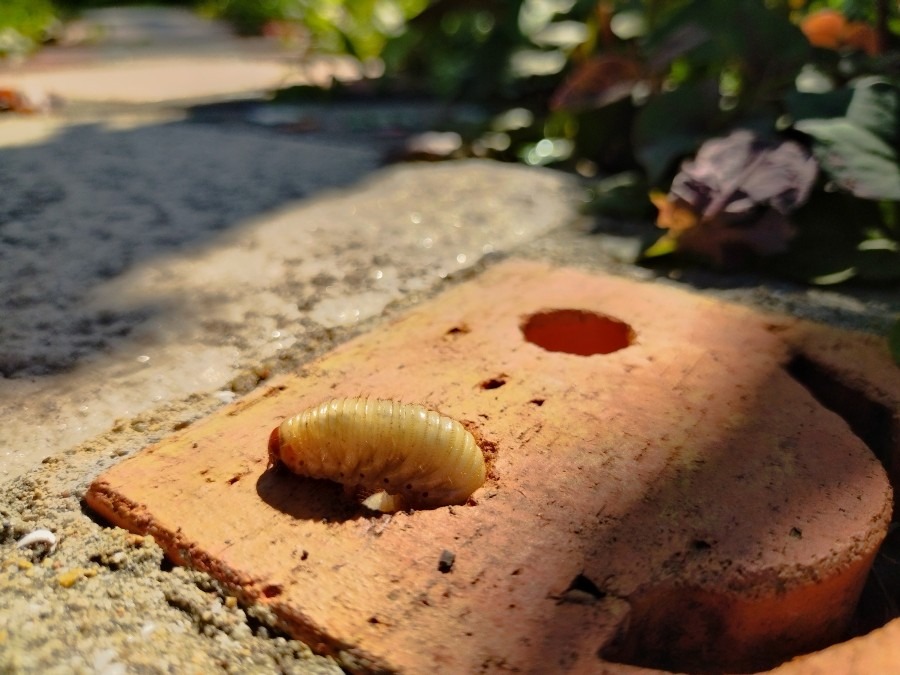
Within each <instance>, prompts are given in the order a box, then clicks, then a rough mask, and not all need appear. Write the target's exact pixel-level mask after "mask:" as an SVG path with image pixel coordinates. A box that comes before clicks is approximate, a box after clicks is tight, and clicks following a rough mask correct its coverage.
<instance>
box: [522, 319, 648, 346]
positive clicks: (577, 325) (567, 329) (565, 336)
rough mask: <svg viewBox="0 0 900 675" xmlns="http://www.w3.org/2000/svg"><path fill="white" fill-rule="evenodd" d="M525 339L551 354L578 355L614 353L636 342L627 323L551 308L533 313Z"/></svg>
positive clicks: (526, 323)
mask: <svg viewBox="0 0 900 675" xmlns="http://www.w3.org/2000/svg"><path fill="white" fill-rule="evenodd" d="M520 328H521V329H522V335H524V336H525V339H526V340H527V341H528V342H530V343H532V344H535V345H537V346H538V347H542V348H543V349H546V350H547V351H548V352H565V353H566V354H576V355H578V356H593V355H594V354H611V353H612V352H616V351H619V350H620V349H625V347H628V346H629V345H631V344H632V343H633V342H634V339H635V333H634V330H632V328H631V326H629V325H628V324H627V323H625V322H624V321H620V320H619V319H615V318H613V317H610V316H605V315H603V314H597V313H596V312H589V311H587V310H582V309H551V310H546V311H542V312H538V313H536V314H532V315H530V316H529V317H527V318H526V319H525V321H524V322H523V323H522V324H521V326H520Z"/></svg>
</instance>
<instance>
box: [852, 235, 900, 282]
mask: <svg viewBox="0 0 900 675" xmlns="http://www.w3.org/2000/svg"><path fill="white" fill-rule="evenodd" d="M877 243H882V242H869V241H866V242H863V243H862V244H861V245H860V246H859V247H858V250H857V251H856V260H855V267H856V271H857V274H858V275H859V278H860V279H863V280H865V281H871V282H873V283H891V282H896V281H900V250H898V247H897V245H896V244H894V242H889V241H887V240H883V243H884V244H886V245H885V246H879V247H877V248H876V247H868V246H866V245H867V244H877ZM890 244H894V245H893V246H890Z"/></svg>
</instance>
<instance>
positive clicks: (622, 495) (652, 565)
mask: <svg viewBox="0 0 900 675" xmlns="http://www.w3.org/2000/svg"><path fill="white" fill-rule="evenodd" d="M559 310H563V311H559ZM526 337H527V338H528V339H526ZM529 339H530V340H533V341H537V342H541V343H543V344H544V345H545V347H546V348H544V347H541V346H538V345H537V344H534V342H531V341H529ZM566 350H569V351H566ZM836 350H837V351H836ZM594 351H596V352H599V353H596V354H593V355H586V354H588V353H590V352H594ZM570 352H575V353H570ZM800 353H802V354H806V356H805V357H802V358H805V359H806V361H803V360H802V358H801V360H800V361H798V356H797V355H798V354H800ZM798 363H799V364H800V365H799V366H798ZM809 364H812V365H813V366H816V367H818V368H819V369H820V371H821V373H823V374H824V375H823V377H826V376H827V377H835V378H844V379H842V380H840V381H841V382H846V383H847V384H846V387H847V388H848V390H850V391H854V392H858V394H859V397H860V399H861V400H862V399H865V400H869V399H871V400H872V401H875V403H874V404H873V405H880V406H882V407H883V408H884V410H887V411H888V417H889V420H888V421H889V423H892V424H895V423H896V420H897V415H898V412H897V411H898V405H897V403H898V401H900V389H898V385H897V383H896V381H892V380H890V377H889V376H886V375H883V373H884V372H887V373H889V372H890V368H892V367H893V366H891V365H890V361H889V357H888V355H887V352H886V350H885V348H884V344H883V343H882V342H879V341H877V340H875V339H872V338H868V337H865V336H857V335H855V334H850V333H846V332H841V331H835V330H832V329H824V328H820V327H817V326H813V325H811V324H806V323H802V322H798V321H794V320H790V319H784V318H773V317H771V316H767V315H762V314H759V313H756V312H754V311H752V310H750V309H747V308H741V307H735V306H730V305H726V304H723V303H720V302H716V301H714V300H710V299H707V298H704V297H700V296H697V295H695V294H690V293H686V292H682V291H678V290H673V289H669V288H663V287H660V286H658V285H653V284H642V283H636V282H633V281H628V280H624V279H620V278H615V277H611V276H604V275H599V274H587V273H584V272H580V271H576V270H569V269H555V268H552V267H549V266H546V265H542V264H538V263H531V262H522V261H510V262H507V263H504V264H502V265H498V266H496V267H494V268H492V269H490V270H489V271H487V272H486V273H484V274H483V275H482V276H481V277H479V278H477V279H475V280H473V281H470V282H468V283H465V284H462V285H460V286H458V287H455V288H453V289H451V290H450V291H448V292H447V293H445V294H444V295H442V296H440V297H438V298H436V299H435V300H434V301H432V302H430V303H428V304H426V305H424V306H422V307H420V308H418V309H416V310H414V311H413V312H411V313H410V314H409V315H407V316H406V317H405V318H403V319H401V320H399V321H398V322H396V323H394V324H393V325H390V326H387V327H384V328H382V329H379V330H376V331H373V332H371V333H369V334H367V335H364V336H362V337H360V338H358V339H356V340H354V341H352V342H349V343H347V344H345V345H343V346H342V347H340V348H339V349H337V350H335V351H334V352H332V353H331V354H329V355H327V356H325V357H323V358H322V359H320V360H318V361H316V362H314V363H311V364H309V365H308V366H307V367H306V368H304V369H303V371H302V372H299V373H297V374H294V375H290V376H286V377H282V378H280V379H278V380H274V381H272V382H271V385H270V386H268V387H265V388H264V389H263V390H261V391H258V392H255V393H254V394H251V395H250V396H248V397H246V398H245V399H243V400H241V401H239V402H237V403H236V404H234V405H232V406H230V407H228V408H225V409H223V410H222V411H220V412H218V413H217V414H215V415H213V416H212V417H210V418H208V419H207V420H205V421H203V422H200V423H197V424H196V425H193V426H191V427H189V428H187V429H185V430H183V431H181V432H178V433H176V434H175V435H173V436H172V437H170V438H168V439H166V440H164V441H163V442H161V443H159V444H157V445H155V446H153V447H150V448H147V449H146V450H144V451H143V452H141V453H139V454H138V455H137V456H135V457H133V458H131V459H128V460H126V461H124V462H122V463H121V464H119V465H117V466H115V467H114V468H112V469H111V470H109V471H108V472H106V473H105V474H104V475H102V476H100V477H99V478H98V479H97V480H96V481H95V482H94V483H93V485H92V486H91V488H90V490H89V492H88V495H87V502H88V504H89V505H90V506H91V507H92V508H93V509H95V510H96V511H98V512H99V513H101V514H102V515H104V516H105V517H107V518H108V519H110V520H111V521H113V522H114V523H116V524H119V525H121V526H123V527H127V528H128V529H130V530H133V531H136V532H141V533H150V534H152V535H153V536H154V537H155V538H156V539H157V540H158V541H159V542H160V544H161V545H162V546H163V547H164V548H165V549H166V550H167V552H168V553H169V555H170V556H171V557H172V558H173V559H174V560H175V561H176V562H177V563H179V564H190V565H193V566H196V567H198V568H201V569H204V570H207V571H209V572H210V573H211V574H213V575H214V576H216V577H218V578H219V579H221V580H222V581H224V582H225V583H226V584H228V585H229V586H231V587H233V588H234V589H235V590H236V591H238V592H239V593H241V594H242V595H243V597H244V599H245V600H247V601H252V602H261V603H265V604H267V605H269V606H270V607H271V609H272V610H273V611H274V612H275V613H276V615H277V616H278V617H279V618H280V620H281V621H282V622H283V624H284V626H285V628H286V629H287V630H289V631H290V632H291V633H292V634H293V635H295V636H297V637H299V638H301V639H304V640H306V641H307V642H309V643H310V644H311V646H313V648H314V649H317V650H319V651H321V652H326V653H332V654H341V656H342V658H343V659H344V662H345V664H348V667H350V668H351V669H352V670H369V669H380V668H387V669H391V670H397V671H400V672H405V673H432V672H442V673H476V672H488V671H495V670H496V671H499V670H504V669H510V670H517V671H520V672H558V671H563V670H571V671H573V672H574V671H584V672H640V671H641V669H640V668H637V667H635V668H632V667H630V666H624V665H620V664H619V663H618V662H627V663H634V664H642V665H643V666H647V667H657V668H658V667H671V668H676V669H694V670H712V671H716V670H723V669H726V670H727V669H738V670H752V669H760V668H765V667H770V666H772V665H775V664H777V663H779V662H780V661H782V660H784V659H785V658H789V657H791V656H793V655H795V654H798V653H803V652H809V651H811V650H814V649H817V648H821V647H824V646H826V645H828V644H830V643H833V642H835V641H838V640H840V639H842V637H843V636H844V635H845V632H846V630H847V627H848V624H849V622H850V619H851V615H852V613H853V611H854V608H855V605H856V602H857V598H858V596H859V593H860V589H861V587H862V584H863V582H864V580H865V578H866V575H867V573H868V570H869V567H870V565H871V562H872V559H873V557H874V555H875V553H876V551H877V549H878V546H879V544H880V542H881V541H882V539H883V537H884V535H885V532H886V528H887V525H888V521H889V519H890V515H891V489H890V485H889V483H888V480H887V476H886V473H885V471H884V469H883V468H882V466H881V465H880V464H879V462H878V461H877V459H876V458H875V457H874V456H873V454H872V452H871V451H870V449H869V448H868V447H867V446H866V445H865V444H864V443H863V442H862V441H861V440H860V438H859V437H857V436H856V435H854V434H853V433H852V432H851V430H850V428H849V427H848V425H847V423H846V422H845V421H844V419H842V418H841V417H840V416H838V415H837V414H835V413H833V412H831V411H830V410H828V409H826V408H825V407H823V405H821V404H820V403H819V402H818V401H817V400H816V398H814V396H813V395H812V394H811V393H810V391H809V390H808V389H807V388H806V387H805V386H804V385H803V384H801V382H799V381H798V380H797V379H795V377H793V376H792V375H791V373H789V372H788V368H787V367H788V366H789V365H791V369H792V370H793V371H796V370H797V368H799V367H800V366H803V365H809ZM877 371H882V374H878V372H877ZM795 374H796V373H795ZM869 375H872V377H873V378H874V379H873V380H872V381H873V382H875V384H874V385H870V384H869V382H870V381H869V379H868V377H869ZM826 379H827V378H826ZM817 393H818V392H817ZM826 393H827V392H826ZM358 395H370V396H377V397H381V398H396V399H400V400H403V401H408V402H419V403H422V404H424V405H426V406H428V407H431V408H433V409H436V410H439V411H441V412H443V413H444V414H447V415H450V416H452V417H453V418H455V419H457V420H459V421H461V422H463V423H464V424H465V425H466V426H467V427H468V428H469V429H470V430H471V431H473V432H474V433H475V434H476V436H477V437H478V438H479V439H481V442H482V444H483V446H484V447H485V448H487V449H489V450H490V452H489V459H490V461H491V469H490V475H489V478H488V480H487V482H486V484H485V485H484V487H483V488H481V489H480V490H478V491H477V492H476V493H475V494H474V499H473V500H472V501H471V502H470V503H469V504H467V505H465V506H456V507H444V508H439V509H434V510H429V511H416V512H411V513H398V514H395V515H393V516H388V515H384V514H373V513H372V512H368V511H366V510H364V509H362V508H361V507H358V506H356V505H355V504H353V503H351V502H349V501H348V500H347V498H346V497H344V496H343V494H342V492H341V490H340V488H339V487H338V486H336V485H335V484H332V483H329V482H326V481H312V480H309V479H301V478H297V477H294V476H292V475H290V474H287V473H284V472H281V471H276V470H267V469H266V459H267V440H268V437H269V433H270V431H271V430H272V429H273V428H274V427H275V426H276V425H278V424H279V423H280V422H281V420H282V419H284V418H285V417H286V416H289V415H292V414H294V413H296V412H298V411H299V410H301V409H303V408H304V407H306V406H309V405H312V404H315V403H318V402H320V401H322V400H324V399H327V398H330V397H335V396H358ZM891 420H893V421H892V422H891ZM888 445H889V444H888ZM888 450H889V452H891V453H893V452H896V451H897V448H896V447H894V446H890V447H889V448H888ZM445 551H450V552H452V553H453V554H454V555H455V557H454V560H453V564H452V567H451V568H450V569H449V571H448V570H447V569H446V558H445V559H444V563H442V562H441V561H442V554H443V553H444V552H445ZM844 648H846V646H844ZM833 649H839V647H835V648H833ZM825 653H827V651H826V652H825ZM798 672H800V671H798ZM803 672H814V671H803ZM831 672H835V671H831ZM848 672H850V671H848Z"/></svg>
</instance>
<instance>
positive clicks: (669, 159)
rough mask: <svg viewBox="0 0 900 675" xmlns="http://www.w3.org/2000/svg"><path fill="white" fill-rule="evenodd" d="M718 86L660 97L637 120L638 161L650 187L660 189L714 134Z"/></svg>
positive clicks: (685, 88) (686, 89) (710, 83)
mask: <svg viewBox="0 0 900 675" xmlns="http://www.w3.org/2000/svg"><path fill="white" fill-rule="evenodd" d="M718 102H719V85H718V82H714V81H711V80H706V81H703V82H697V83H691V84H685V85H683V86H681V87H679V88H678V89H676V90H675V91H671V92H667V93H665V94H661V95H660V96H657V97H655V98H653V99H651V100H650V102H649V103H647V105H645V106H644V107H643V109H641V111H640V113H639V114H638V116H637V119H636V120H635V126H634V143H635V154H636V156H637V159H638V161H639V162H640V163H641V165H642V166H643V167H644V169H645V170H646V171H647V177H648V179H649V182H650V184H651V185H661V184H662V183H664V182H665V178H666V177H667V174H669V172H670V171H672V170H673V169H674V168H675V164H676V163H677V162H678V160H680V159H681V158H682V157H684V156H686V155H691V154H693V153H694V151H695V150H696V149H697V147H698V146H699V145H700V144H701V143H702V142H703V141H704V140H705V139H706V138H707V137H709V135H710V133H711V132H712V131H713V130H714V126H715V122H716V121H717V120H718V117H719V109H718V106H719V103H718Z"/></svg>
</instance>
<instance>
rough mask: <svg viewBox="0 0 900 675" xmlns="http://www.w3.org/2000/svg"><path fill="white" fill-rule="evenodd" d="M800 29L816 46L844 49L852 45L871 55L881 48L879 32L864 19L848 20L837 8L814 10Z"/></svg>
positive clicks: (801, 23)
mask: <svg viewBox="0 0 900 675" xmlns="http://www.w3.org/2000/svg"><path fill="white" fill-rule="evenodd" d="M800 30H802V31H803V34H804V35H806V39H807V40H809V43H810V44H811V45H813V46H814V47H822V48H824V49H843V48H845V47H850V48H852V49H858V50H860V51H864V52H865V53H866V54H869V55H870V56H871V55H873V54H877V53H878V52H879V51H880V50H879V42H878V33H876V32H875V29H874V28H872V26H870V25H869V24H867V23H863V22H862V21H847V19H846V17H845V16H844V15H843V14H841V13H840V12H838V11H837V10H835V9H822V10H819V11H818V12H813V13H812V14H810V15H809V16H807V17H806V18H805V19H803V21H801V22H800Z"/></svg>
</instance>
